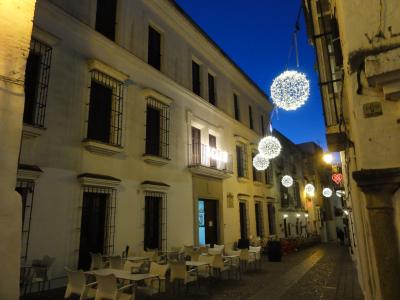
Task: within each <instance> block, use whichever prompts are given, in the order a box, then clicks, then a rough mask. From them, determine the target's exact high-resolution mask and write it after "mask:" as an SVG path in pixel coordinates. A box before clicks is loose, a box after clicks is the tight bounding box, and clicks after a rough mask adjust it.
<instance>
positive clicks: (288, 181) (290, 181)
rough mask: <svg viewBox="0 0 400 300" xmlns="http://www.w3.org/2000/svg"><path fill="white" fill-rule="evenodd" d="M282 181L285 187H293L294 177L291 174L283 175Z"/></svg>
mask: <svg viewBox="0 0 400 300" xmlns="http://www.w3.org/2000/svg"><path fill="white" fill-rule="evenodd" d="M281 183H282V185H283V186H284V187H287V188H288V187H291V186H292V185H293V178H292V177H291V176H289V175H285V176H283V177H282V180H281Z"/></svg>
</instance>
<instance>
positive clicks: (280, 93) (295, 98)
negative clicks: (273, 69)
mask: <svg viewBox="0 0 400 300" xmlns="http://www.w3.org/2000/svg"><path fill="white" fill-rule="evenodd" d="M309 96H310V82H309V81H308V79H307V77H306V75H304V74H303V73H300V72H297V71H285V72H283V73H282V74H280V75H279V76H278V77H276V78H275V79H274V81H273V82H272V85H271V98H272V101H273V102H274V103H275V105H276V106H278V107H280V108H282V109H284V110H296V109H298V108H299V107H300V106H302V105H303V104H304V103H305V102H306V101H307V100H308V97H309Z"/></svg>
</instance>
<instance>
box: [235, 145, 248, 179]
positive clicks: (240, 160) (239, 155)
mask: <svg viewBox="0 0 400 300" xmlns="http://www.w3.org/2000/svg"><path fill="white" fill-rule="evenodd" d="M246 156H247V153H246V146H245V145H243V144H240V145H236V162H237V176H238V177H245V178H247V177H248V174H247V157H246Z"/></svg>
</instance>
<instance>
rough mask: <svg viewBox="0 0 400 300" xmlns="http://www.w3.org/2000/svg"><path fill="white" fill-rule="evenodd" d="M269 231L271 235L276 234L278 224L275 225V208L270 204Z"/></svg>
mask: <svg viewBox="0 0 400 300" xmlns="http://www.w3.org/2000/svg"><path fill="white" fill-rule="evenodd" d="M267 207H268V229H269V234H270V235H272V234H276V224H275V207H274V205H273V204H272V203H268V206H267Z"/></svg>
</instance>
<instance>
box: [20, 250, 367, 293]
mask: <svg viewBox="0 0 400 300" xmlns="http://www.w3.org/2000/svg"><path fill="white" fill-rule="evenodd" d="M63 293H64V289H63V288H62V289H56V290H53V291H50V292H47V293H46V294H44V295H41V296H36V297H32V296H31V297H26V298H23V299H25V300H37V299H41V300H42V299H43V300H45V299H52V300H58V299H60V300H61V299H63ZM180 294H184V290H182V291H181V293H180ZM137 299H142V297H140V296H139V295H138V297H137ZM166 299H171V300H172V299H213V300H222V299H229V300H234V299H238V300H239V299H249V300H257V299H284V300H289V299H299V300H302V299H307V300H313V299H328V300H330V299H344V300H346V299H355V300H357V299H363V297H362V292H361V290H360V288H359V285H358V283H357V276H356V271H355V268H354V266H353V263H352V261H351V258H350V256H349V254H348V252H347V249H345V248H344V247H338V246H337V245H336V244H328V245H326V244H321V245H317V246H314V247H311V248H308V249H305V250H303V251H300V252H297V253H294V254H290V255H288V256H285V257H283V260H282V262H280V263H276V262H275V263H274V262H269V261H268V260H267V258H266V257H264V258H263V264H262V269H261V270H249V271H247V272H245V273H244V274H243V276H242V278H241V280H240V281H237V280H226V279H223V280H218V281H215V282H213V283H211V284H210V286H209V287H208V288H206V285H205V284H204V283H203V284H201V285H200V287H197V286H195V285H194V286H191V287H189V289H188V291H187V295H185V296H182V295H181V296H178V295H177V294H173V292H172V289H169V291H168V296H167V297H166Z"/></svg>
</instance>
